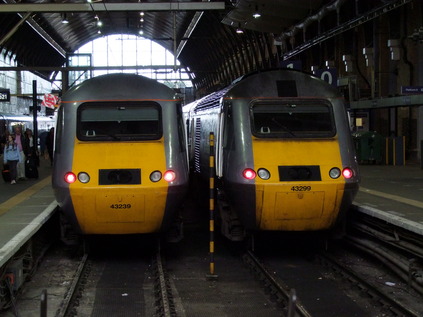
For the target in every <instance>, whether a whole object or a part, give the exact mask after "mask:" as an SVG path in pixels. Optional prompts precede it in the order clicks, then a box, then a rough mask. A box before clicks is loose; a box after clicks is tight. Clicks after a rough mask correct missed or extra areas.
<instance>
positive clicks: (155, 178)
mask: <svg viewBox="0 0 423 317" xmlns="http://www.w3.org/2000/svg"><path fill="white" fill-rule="evenodd" d="M161 179H162V173H160V171H154V172H152V173H151V174H150V180H151V181H152V182H153V183H157V182H158V181H159V180H161Z"/></svg>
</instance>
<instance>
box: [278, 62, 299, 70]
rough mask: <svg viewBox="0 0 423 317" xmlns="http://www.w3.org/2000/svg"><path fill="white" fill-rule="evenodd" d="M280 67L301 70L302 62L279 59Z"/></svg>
mask: <svg viewBox="0 0 423 317" xmlns="http://www.w3.org/2000/svg"><path fill="white" fill-rule="evenodd" d="M279 65H280V67H281V68H291V69H296V70H301V69H302V67H303V63H302V62H301V61H280V63H279Z"/></svg>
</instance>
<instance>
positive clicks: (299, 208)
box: [189, 70, 359, 239]
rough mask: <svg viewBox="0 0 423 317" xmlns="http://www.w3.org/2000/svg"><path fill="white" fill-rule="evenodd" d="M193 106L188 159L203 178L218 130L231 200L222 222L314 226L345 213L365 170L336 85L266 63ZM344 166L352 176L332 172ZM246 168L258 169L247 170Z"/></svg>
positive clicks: (250, 226) (222, 176)
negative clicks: (261, 69)
mask: <svg viewBox="0 0 423 317" xmlns="http://www.w3.org/2000/svg"><path fill="white" fill-rule="evenodd" d="M189 108H190V112H189V120H190V121H191V123H190V124H189V126H190V127H191V129H192V131H190V138H191V141H190V142H189V143H190V144H191V150H190V153H191V160H190V161H191V162H193V164H194V171H195V172H197V173H198V174H199V175H201V177H202V178H203V179H207V178H208V177H209V175H208V173H209V169H208V161H209V158H208V155H209V150H208V148H207V147H208V141H207V139H208V135H209V133H210V132H213V133H215V135H216V140H217V142H216V163H215V164H216V174H217V176H218V184H219V192H222V193H223V194H222V195H220V196H221V197H223V200H224V201H225V203H224V204H223V205H224V206H226V204H228V205H229V208H227V206H226V207H224V208H221V211H220V212H221V214H222V221H223V222H224V221H225V219H235V218H238V219H239V222H240V223H241V224H242V226H243V227H245V228H246V229H247V230H282V231H309V230H325V229H330V228H333V227H334V226H335V225H337V224H338V223H340V222H342V221H343V220H344V219H345V216H344V215H345V212H346V210H347V209H348V208H349V206H350V205H351V203H352V200H353V198H354V196H355V194H356V192H357V190H358V182H359V174H358V166H357V162H356V159H355V153H354V147H353V144H352V139H351V134H350V131H349V123H348V120H347V115H346V109H345V104H344V102H343V100H342V98H340V96H339V94H338V92H337V91H336V89H334V88H333V87H330V86H329V85H328V84H327V83H325V82H323V81H321V80H320V79H318V78H315V77H313V76H310V75H307V74H304V73H301V72H297V71H293V70H277V71H268V72H262V73H258V74H255V75H251V76H249V77H246V78H244V79H242V80H240V81H238V82H237V83H234V84H233V85H232V86H230V87H228V88H226V89H224V90H222V91H219V92H216V93H214V94H211V95H209V96H206V97H204V98H202V99H201V100H199V101H197V102H196V105H195V106H193V105H189ZM334 168H335V169H334ZM345 168H346V169H347V170H348V171H350V172H352V173H353V174H352V175H348V177H350V178H344V177H342V176H341V175H337V176H336V178H331V177H330V173H341V172H342V171H343V170H344V169H345ZM245 171H248V173H250V172H251V171H252V173H253V174H254V175H253V176H252V177H251V178H249V177H248V176H247V177H244V176H243V173H244V172H245ZM263 173H264V174H266V175H264V176H263V175H262V174H263ZM262 176H263V178H262ZM227 221H232V220H227ZM227 226H228V227H231V224H229V225H227ZM228 231H230V229H227V230H226V229H225V232H226V234H227V233H228ZM227 235H228V234H227ZM229 235H230V234H229ZM235 239H236V238H235Z"/></svg>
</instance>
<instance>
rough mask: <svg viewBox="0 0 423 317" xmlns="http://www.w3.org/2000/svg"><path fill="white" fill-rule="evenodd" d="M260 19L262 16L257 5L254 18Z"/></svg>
mask: <svg viewBox="0 0 423 317" xmlns="http://www.w3.org/2000/svg"><path fill="white" fill-rule="evenodd" d="M259 17H261V14H260V12H259V10H258V5H256V10H255V11H254V13H253V18H254V19H258V18H259Z"/></svg>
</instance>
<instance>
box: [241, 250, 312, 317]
mask: <svg viewBox="0 0 423 317" xmlns="http://www.w3.org/2000/svg"><path fill="white" fill-rule="evenodd" d="M243 258H244V261H246V262H247V263H248V264H249V265H250V267H251V268H252V269H253V270H254V271H255V273H257V274H260V275H261V276H263V277H264V278H265V281H266V282H268V283H269V284H270V285H271V287H272V288H273V289H274V290H275V291H276V292H277V293H278V294H280V295H282V298H283V300H284V301H286V303H287V316H288V317H293V316H301V317H311V314H310V313H309V312H308V311H307V309H306V308H305V307H304V306H303V305H302V304H301V303H300V301H299V299H298V298H297V296H296V294H295V290H294V289H290V288H289V287H288V286H287V285H285V284H283V283H282V282H281V281H278V280H276V278H275V277H274V276H273V275H272V274H271V273H270V272H269V271H268V270H267V269H266V268H265V267H264V265H263V264H262V263H261V262H260V261H259V260H258V259H257V258H256V256H255V255H254V254H253V253H252V252H251V251H247V253H245V254H244V255H243Z"/></svg>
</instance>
